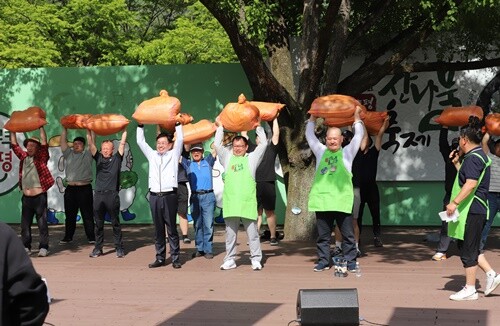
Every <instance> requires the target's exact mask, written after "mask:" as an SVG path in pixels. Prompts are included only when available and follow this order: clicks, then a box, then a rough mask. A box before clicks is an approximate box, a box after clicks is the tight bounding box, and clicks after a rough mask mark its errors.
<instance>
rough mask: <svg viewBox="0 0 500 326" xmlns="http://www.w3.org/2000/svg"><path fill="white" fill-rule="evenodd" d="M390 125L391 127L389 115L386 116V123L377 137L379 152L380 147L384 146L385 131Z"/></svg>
mask: <svg viewBox="0 0 500 326" xmlns="http://www.w3.org/2000/svg"><path fill="white" fill-rule="evenodd" d="M388 127H389V117H386V118H385V120H384V124H383V125H382V127H381V128H380V130H379V131H378V134H377V137H375V148H376V149H377V151H379V152H380V149H381V148H382V138H384V133H385V131H386V130H387V128H388ZM367 134H368V133H367Z"/></svg>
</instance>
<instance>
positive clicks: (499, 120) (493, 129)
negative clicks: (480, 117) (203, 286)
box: [484, 113, 500, 136]
mask: <svg viewBox="0 0 500 326" xmlns="http://www.w3.org/2000/svg"><path fill="white" fill-rule="evenodd" d="M484 124H485V126H486V131H487V132H488V133H489V134H490V135H494V136H500V113H490V114H488V115H487V116H486V119H484Z"/></svg>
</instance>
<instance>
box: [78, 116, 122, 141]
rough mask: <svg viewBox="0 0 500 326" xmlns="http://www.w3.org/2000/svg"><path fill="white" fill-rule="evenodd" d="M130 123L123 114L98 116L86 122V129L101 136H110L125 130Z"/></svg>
mask: <svg viewBox="0 0 500 326" xmlns="http://www.w3.org/2000/svg"><path fill="white" fill-rule="evenodd" d="M129 122H130V121H129V120H128V119H127V118H125V117H124V116H123V115H121V114H114V113H105V114H96V115H93V116H92V117H90V118H89V119H87V120H86V121H85V128H87V129H90V130H92V131H93V132H95V133H96V134H98V135H100V136H108V135H112V134H115V133H117V132H119V131H120V130H123V129H124V128H125V127H126V126H127V125H128V124H129Z"/></svg>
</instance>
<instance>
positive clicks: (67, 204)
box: [64, 184, 95, 241]
mask: <svg viewBox="0 0 500 326" xmlns="http://www.w3.org/2000/svg"><path fill="white" fill-rule="evenodd" d="M93 202H94V198H93V194H92V185H90V184H88V185H85V186H67V187H66V190H65V192H64V212H65V215H66V220H65V223H64V224H65V227H66V232H65V235H64V238H65V239H70V240H72V239H73V235H74V234H75V229H76V215H77V214H78V210H80V213H81V214H82V220H83V227H84V229H85V234H86V235H87V239H88V240H89V241H94V240H95V234H94V227H95V225H94V216H93V207H94V204H93Z"/></svg>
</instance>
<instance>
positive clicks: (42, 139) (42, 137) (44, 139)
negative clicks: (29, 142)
mask: <svg viewBox="0 0 500 326" xmlns="http://www.w3.org/2000/svg"><path fill="white" fill-rule="evenodd" d="M39 130H40V143H41V144H42V145H47V134H46V133H45V128H44V127H43V126H41V127H40V129H39Z"/></svg>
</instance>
